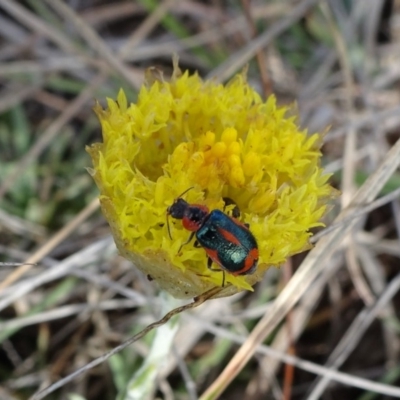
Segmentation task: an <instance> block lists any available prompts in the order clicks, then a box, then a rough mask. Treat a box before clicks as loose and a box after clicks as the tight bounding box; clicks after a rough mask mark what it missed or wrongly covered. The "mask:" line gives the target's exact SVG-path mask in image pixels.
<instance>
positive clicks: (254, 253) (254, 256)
mask: <svg viewBox="0 0 400 400" xmlns="http://www.w3.org/2000/svg"><path fill="white" fill-rule="evenodd" d="M257 261H258V249H251V250H250V251H249V254H248V255H247V257H246V260H245V261H244V267H243V268H242V269H241V270H239V271H235V272H234V273H233V275H235V276H237V275H246V272H247V271H249V270H251V269H252V268H253V267H254V266H255V265H256V264H257Z"/></svg>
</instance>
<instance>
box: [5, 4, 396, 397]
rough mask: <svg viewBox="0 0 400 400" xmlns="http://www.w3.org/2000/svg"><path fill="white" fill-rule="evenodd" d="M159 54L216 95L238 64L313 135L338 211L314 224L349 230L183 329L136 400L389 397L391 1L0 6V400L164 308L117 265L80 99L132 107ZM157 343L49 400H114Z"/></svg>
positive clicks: (149, 341) (54, 375) (87, 108)
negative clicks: (112, 100)
mask: <svg viewBox="0 0 400 400" xmlns="http://www.w3.org/2000/svg"><path fill="white" fill-rule="evenodd" d="M173 53H177V54H178V55H179V58H180V64H181V67H182V68H183V69H189V70H191V71H195V70H197V71H198V72H199V73H200V75H202V76H204V77H217V79H219V80H221V81H226V80H228V79H229V78H230V77H231V76H232V75H234V74H235V73H236V72H238V71H240V70H241V69H242V68H243V67H244V66H246V65H248V68H249V72H248V76H249V81H250V82H251V84H252V85H253V86H254V87H256V88H257V90H258V91H259V92H260V93H261V94H262V95H263V96H268V95H269V94H270V93H275V95H276V96H277V98H278V102H279V103H280V104H291V103H293V102H296V103H297V107H298V110H299V114H300V117H299V121H300V123H301V124H302V126H304V127H308V129H309V131H310V132H316V131H317V132H327V133H326V136H325V144H324V148H323V150H324V161H323V162H324V164H325V165H326V169H327V170H328V171H330V172H332V173H333V174H334V176H333V179H332V182H333V184H334V185H335V186H337V187H338V188H340V190H341V191H342V196H341V197H338V198H337V199H336V200H335V201H334V202H333V206H332V210H331V212H330V214H329V215H328V216H327V217H326V223H327V225H328V226H329V225H331V224H332V223H333V220H334V219H335V217H336V216H337V215H338V214H339V213H340V212H341V210H345V211H344V214H343V212H342V214H341V215H342V216H343V215H345V220H344V222H342V223H339V224H338V223H335V226H338V228H337V229H336V230H335V231H332V232H333V233H332V234H330V235H326V236H323V239H321V242H320V243H319V244H318V245H317V247H316V248H315V251H314V252H313V253H312V254H315V258H314V261H313V260H311V259H310V258H311V256H310V257H307V258H306V261H305V263H303V265H302V266H301V267H299V266H300V265H301V262H302V261H303V259H304V256H305V255H299V256H296V257H294V258H293V259H292V260H290V261H288V263H287V264H286V265H284V266H282V268H281V269H279V270H278V269H271V270H270V271H269V272H268V273H267V275H266V277H265V279H264V281H263V282H262V283H260V284H258V285H257V287H256V290H255V292H254V293H242V294H241V295H236V296H233V297H230V298H225V299H219V300H213V301H210V302H207V303H205V304H204V305H202V306H201V307H199V308H196V309H194V310H192V311H188V312H185V313H184V314H183V315H181V316H180V321H179V325H177V327H176V332H174V335H175V341H174V344H173V345H172V346H171V348H170V349H169V347H168V352H167V353H166V354H165V356H164V357H163V361H164V362H163V363H160V360H158V362H157V367H156V372H157V378H156V379H151V382H149V379H147V380H146V377H145V378H144V379H143V382H146V383H150V387H149V388H148V390H147V393H151V395H150V397H149V398H164V399H190V400H192V399H196V398H200V397H201V396H202V394H203V397H202V398H203V399H205V398H210V399H212V398H216V397H217V395H209V392H206V390H207V388H210V387H211V388H213V387H215V386H212V385H213V382H214V385H215V384H216V383H217V384H222V385H223V386H227V388H226V390H225V391H224V392H223V394H222V395H221V398H223V399H227V400H234V399H317V398H323V399H343V400H346V399H359V400H367V399H386V398H393V397H400V389H399V388H398V385H399V383H400V364H399V350H400V338H399V333H400V321H399V319H398V318H399V312H398V310H399V308H400V294H399V290H400V271H399V257H400V243H399V234H400V205H399V201H398V196H399V194H400V193H399V187H400V176H399V174H398V172H396V171H395V170H396V168H397V166H398V163H399V162H400V151H399V147H400V146H399V143H398V142H397V141H398V139H399V136H400V2H399V1H397V0H385V1H384V0H382V1H376V0H363V1H356V0H354V1H351V0H339V1H335V0H329V1H328V0H320V1H318V0H281V1H279V0H275V1H274V0H264V1H262V0H259V1H256V0H253V1H249V0H241V1H239V0H231V1H222V0H209V1H191V0H181V1H178V0H164V1H158V2H157V1H154V0H138V1H133V0H132V1H129V0H128V1H123V0H121V1H120V0H117V1H107V0H84V1H79V2H78V1H71V0H69V1H62V0H45V1H43V0H25V1H15V0H0V93H1V94H0V261H2V262H3V264H2V265H1V264H0V342H1V344H0V399H4V400H10V399H13V400H14V399H28V398H29V397H30V396H31V395H33V394H34V393H35V392H36V391H37V390H39V389H43V388H44V387H46V386H48V385H50V384H51V383H53V382H55V381H57V380H58V379H60V378H61V377H64V376H66V375H68V374H70V373H71V372H73V371H75V370H76V369H78V368H80V367H82V366H84V365H86V364H87V363H89V362H90V361H91V360H92V359H94V358H96V357H98V356H100V355H101V354H103V353H104V352H106V351H108V350H110V349H112V348H114V347H115V346H116V345H118V344H119V343H121V342H122V341H124V340H126V339H127V338H128V337H130V336H131V335H133V334H134V333H137V332H138V331H140V330H141V329H142V328H144V327H145V326H146V325H148V324H149V323H151V322H153V321H154V320H156V319H158V318H160V316H161V315H163V314H164V313H165V312H166V311H168V310H169V309H171V308H173V305H172V304H171V301H170V299H165V300H163V299H162V297H160V295H159V294H158V292H157V288H156V287H155V286H154V285H153V284H152V283H151V282H148V281H147V279H146V278H145V277H143V276H142V275H141V274H140V273H139V272H138V271H137V270H136V269H135V268H134V267H133V266H132V265H131V264H130V263H128V262H127V261H126V260H124V259H122V258H121V257H119V256H118V255H117V254H116V251H115V248H114V246H113V242H112V239H111V238H110V237H109V228H108V226H107V225H106V223H105V220H104V218H103V217H102V215H101V214H100V212H99V209H98V203H97V200H96V196H97V194H98V191H97V188H96V187H95V184H94V182H93V181H92V179H91V177H90V176H89V174H88V173H87V171H86V170H85V168H86V167H89V166H90V160H89V157H88V155H87V154H86V152H85V146H86V145H89V144H91V143H93V142H96V141H99V140H100V138H101V134H100V128H99V123H98V121H97V119H96V117H95V115H94V113H93V111H92V106H93V104H94V99H99V101H101V102H102V103H103V104H104V100H105V97H107V96H109V97H115V96H116V94H117V92H118V89H119V88H120V87H124V89H125V91H126V92H127V94H128V96H129V98H130V99H131V101H134V100H135V96H136V93H137V89H138V88H139V87H140V84H141V82H142V81H143V76H144V71H145V69H146V68H147V67H149V66H157V67H160V68H162V69H163V70H164V71H165V75H166V76H168V75H169V73H170V72H171V67H172V63H171V59H172V54H173ZM381 163H385V164H384V166H383V169H382V168H379V166H380V165H381ZM377 197H379V199H380V200H379V201H378V202H373V203H372V204H371V202H372V201H373V200H374V199H375V198H377ZM346 207H347V208H346ZM354 215H356V216H358V217H357V218H354ZM22 262H28V263H35V264H36V265H26V264H25V265H23V266H16V265H12V264H11V263H22ZM299 268H300V269H299ZM296 271H297V272H296ZM292 275H294V277H293V279H292V280H291V281H290V278H291V276H292ZM289 281H290V283H289V284H288V282H289ZM284 288H285V289H284ZM297 300H298V301H297ZM273 318H275V319H273ZM281 320H282V321H281ZM154 335H155V333H154V332H152V333H150V334H149V335H147V336H146V337H144V338H143V339H141V340H140V341H137V342H136V343H134V344H133V345H131V346H129V347H127V348H126V349H124V350H123V351H122V352H119V353H118V354H117V355H115V356H113V357H112V358H110V359H108V360H107V361H104V362H103V363H101V364H100V365H98V366H96V367H95V368H93V369H90V370H88V371H87V372H86V373H85V374H83V375H81V376H80V377H79V378H76V379H73V380H72V381H70V382H68V383H67V384H66V385H64V386H62V387H61V388H59V389H58V390H56V391H55V392H54V393H52V394H50V395H49V396H48V398H51V399H66V398H68V399H82V398H84V399H114V398H116V397H117V396H119V398H121V399H122V398H127V397H125V396H126V390H127V387H129V382H130V381H131V380H132V378H134V377H135V375H134V374H135V372H137V371H138V370H139V368H140V367H141V366H142V365H143V363H144V362H145V360H149V357H151V354H152V353H151V352H150V349H152V350H153V351H154V348H155V347H154V343H155V341H156V340H157V336H154ZM174 335H172V336H174ZM241 343H244V345H245V346H246V347H245V348H244V350H243V348H242V350H241V351H239V352H238V349H239V347H240V345H241ZM258 343H262V346H259V347H257V344H258ZM163 346H166V345H165V344H164V345H163ZM243 353H246V354H247V355H248V356H249V357H250V361H249V362H248V363H247V364H246V363H242V364H241V363H240V360H243V358H240V357H241V354H243ZM149 354H150V355H149ZM235 354H236V358H233V357H234V356H235ZM230 360H232V361H231V363H230V364H228V363H229V362H230ZM305 361H308V362H311V363H307V362H305ZM227 365H228V369H227V370H225V373H223V371H224V368H225V367H226V366H227ZM335 371H340V372H341V373H336V372H335ZM227 376H228V377H230V378H227ZM360 378H362V379H360ZM229 380H233V381H232V382H231V383H230V384H229V385H228V383H229ZM204 393H206V394H205V395H204ZM143 396H144V395H143ZM137 398H139V399H140V398H141V397H137ZM142 398H145V397H142Z"/></svg>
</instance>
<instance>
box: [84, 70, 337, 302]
mask: <svg viewBox="0 0 400 400" xmlns="http://www.w3.org/2000/svg"><path fill="white" fill-rule="evenodd" d="M287 111H288V109H287V108H285V107H277V105H276V101H275V98H274V97H273V96H271V97H269V98H268V99H267V101H265V102H264V101H263V100H262V99H261V97H260V96H259V95H258V94H257V93H256V92H255V91H254V89H252V88H251V87H250V86H249V85H248V83H247V81H246V78H245V76H244V74H241V75H237V76H236V77H234V78H233V79H232V80H231V81H230V82H229V83H228V84H226V85H222V84H217V83H216V82H214V81H203V80H202V79H201V78H200V77H199V76H198V75H197V74H193V75H190V74H189V73H188V72H187V71H186V72H185V73H183V74H181V73H180V71H179V68H178V67H177V65H175V69H174V73H173V75H172V77H171V80H170V81H164V80H163V79H153V82H152V83H148V84H147V85H146V86H143V87H142V88H141V90H140V92H139V95H138V99H137V102H136V104H128V102H127V99H126V96H125V94H124V92H123V91H122V90H121V91H120V92H119V94H118V98H117V101H114V100H111V99H108V108H107V109H105V110H104V109H102V107H101V106H100V105H99V104H96V106H95V112H96V114H97V115H98V117H99V119H100V122H101V126H102V131H103V143H97V144H94V145H92V146H91V147H90V148H88V151H89V153H90V155H91V157H92V160H93V165H94V169H93V170H91V173H92V175H93V177H94V179H95V181H96V183H97V185H98V187H99V189H100V192H101V196H100V201H101V206H102V210H103V213H104V214H105V216H106V218H107V220H108V222H109V224H110V226H111V229H112V233H113V235H114V238H115V241H116V244H117V247H118V249H119V251H120V253H121V254H122V255H123V256H124V257H126V258H128V259H129V260H131V261H132V262H133V263H134V264H135V265H136V266H137V267H138V268H139V269H140V270H141V271H142V272H144V273H145V274H147V275H148V277H149V279H154V280H155V281H157V282H158V284H159V285H160V286H161V287H162V288H163V289H165V290H167V291H169V292H170V293H171V294H172V295H174V296H175V297H180V298H189V297H193V296H196V295H199V294H201V293H203V292H205V291H206V290H208V289H210V288H212V287H215V286H221V285H222V273H221V272H214V271H210V270H209V269H208V268H207V257H206V253H205V251H204V249H202V248H196V247H194V246H193V242H191V243H188V244H186V245H184V246H183V247H182V249H181V250H180V251H179V249H180V247H181V245H182V244H184V243H185V242H186V241H187V239H188V237H189V235H190V232H189V231H187V230H185V229H184V228H183V226H182V221H181V220H175V219H172V218H171V217H170V218H169V222H170V225H171V235H172V240H171V238H170V237H169V235H168V228H167V223H166V222H167V220H166V218H167V216H166V210H167V208H168V207H169V206H170V205H171V204H172V203H173V202H174V199H176V198H177V197H178V196H180V195H181V194H182V193H183V192H185V191H186V190H187V189H189V188H191V187H193V189H191V190H190V191H188V192H187V193H186V194H185V195H184V199H185V200H186V201H187V202H189V203H195V204H202V205H206V206H207V207H208V208H209V209H210V210H213V209H220V210H224V212H226V213H227V214H229V213H231V212H232V209H233V207H234V206H233V205H230V206H227V207H226V209H224V205H225V204H224V200H223V198H226V197H228V198H230V199H232V200H233V201H234V202H235V203H236V204H237V206H238V207H239V209H240V211H241V215H240V220H241V221H242V222H243V223H246V224H249V225H250V230H251V232H252V233H253V234H254V236H255V237H256V239H257V242H258V246H259V264H258V267H257V271H256V272H255V273H254V274H252V275H244V276H243V275H242V276H233V275H232V274H229V273H226V282H227V283H229V284H231V285H228V286H227V287H225V288H224V289H223V290H222V292H221V293H220V295H229V294H232V293H235V292H237V291H239V290H242V289H248V290H252V285H253V284H254V283H255V282H257V281H259V280H260V279H261V278H262V276H263V274H264V272H265V271H266V269H268V268H269V267H270V266H279V265H280V264H282V263H284V262H285V260H286V259H287V257H289V256H290V255H293V254H295V253H298V252H301V251H303V250H305V249H307V248H309V244H308V239H309V237H310V235H311V234H310V232H309V230H310V228H313V227H316V226H321V225H322V224H321V223H320V222H318V221H319V220H320V218H321V216H322V215H323V214H324V212H325V210H326V200H327V198H329V197H330V196H331V195H332V188H331V187H330V186H329V185H328V184H327V180H328V175H326V174H324V172H323V170H322V169H321V168H320V166H319V163H320V157H321V153H320V151H319V146H320V142H321V136H320V135H318V134H313V135H311V136H308V135H307V132H306V131H300V130H299V128H298V127H297V126H296V123H295V119H294V118H293V117H287V116H286V114H287ZM213 267H216V266H215V265H213Z"/></svg>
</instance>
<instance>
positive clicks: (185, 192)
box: [178, 186, 194, 199]
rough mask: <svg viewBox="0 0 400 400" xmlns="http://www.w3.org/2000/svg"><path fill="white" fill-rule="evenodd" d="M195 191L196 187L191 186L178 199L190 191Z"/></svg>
mask: <svg viewBox="0 0 400 400" xmlns="http://www.w3.org/2000/svg"><path fill="white" fill-rule="evenodd" d="M192 189H194V186H191V187H190V188H189V189H186V190H185V191H184V192H183V193H181V194H180V195H179V196H178V199H179V198H181V197H182V196H183V195H184V194H186V193H187V192H188V191H189V190H192Z"/></svg>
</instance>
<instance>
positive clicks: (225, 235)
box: [218, 228, 240, 246]
mask: <svg viewBox="0 0 400 400" xmlns="http://www.w3.org/2000/svg"><path fill="white" fill-rule="evenodd" d="M218 232H219V233H220V234H221V235H222V237H223V238H224V239H226V240H227V241H228V242H230V243H233V244H235V245H236V246H240V241H239V239H238V238H237V237H236V236H235V235H233V234H232V233H230V232H229V231H227V230H225V229H222V228H218Z"/></svg>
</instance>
